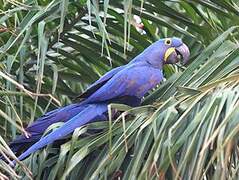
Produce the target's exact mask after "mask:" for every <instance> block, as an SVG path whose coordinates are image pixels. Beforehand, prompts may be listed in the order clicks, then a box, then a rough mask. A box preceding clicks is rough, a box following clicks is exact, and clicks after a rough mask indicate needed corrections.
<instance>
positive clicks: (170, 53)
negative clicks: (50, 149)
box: [140, 37, 190, 69]
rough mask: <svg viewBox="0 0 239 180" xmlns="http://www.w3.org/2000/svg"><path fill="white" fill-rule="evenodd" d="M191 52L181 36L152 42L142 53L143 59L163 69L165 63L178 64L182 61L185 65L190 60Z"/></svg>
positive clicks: (141, 57)
mask: <svg viewBox="0 0 239 180" xmlns="http://www.w3.org/2000/svg"><path fill="white" fill-rule="evenodd" d="M189 56H190V52H189V49H188V47H187V45H186V44H184V43H183V41H182V40H181V39H179V38H176V37H173V38H165V39H160V40H158V41H156V42H155V43H153V44H151V45H150V46H149V47H148V48H147V49H145V51H144V52H143V53H142V54H141V55H140V59H141V60H142V61H147V62H148V63H149V64H151V65H153V66H155V67H158V68H160V69H162V66H163V65H164V64H176V63H178V62H181V63H182V64H183V65H184V64H186V63H187V62H188V60H189Z"/></svg>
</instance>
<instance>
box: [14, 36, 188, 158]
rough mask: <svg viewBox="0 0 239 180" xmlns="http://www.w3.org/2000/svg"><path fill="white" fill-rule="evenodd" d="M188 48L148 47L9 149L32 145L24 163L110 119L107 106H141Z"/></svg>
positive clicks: (169, 43) (174, 43) (164, 42)
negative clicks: (50, 129) (56, 125)
mask: <svg viewBox="0 0 239 180" xmlns="http://www.w3.org/2000/svg"><path fill="white" fill-rule="evenodd" d="M189 55H190V53H189V49H188V47H187V46H186V45H185V44H184V43H183V42H182V40H181V39H179V38H175V37H174V38H166V39H160V40H158V41H157V42H155V43H153V44H152V45H150V46H149V47H148V48H146V49H145V50H144V51H143V52H142V53H141V54H139V55H138V56H137V57H135V58H134V59H133V60H132V61H131V62H129V63H128V64H127V65H124V66H120V67H117V68H115V69H112V70H111V71H109V72H108V73H106V74H105V75H104V76H102V77H101V78H100V79H99V80H97V81H96V82H95V83H93V84H92V85H91V86H90V87H89V88H88V89H87V90H86V91H85V92H84V93H83V94H81V95H80V96H79V98H81V99H83V100H82V101H81V102H78V103H75V104H71V105H68V106H65V107H61V108H59V109H56V110H53V111H51V112H48V113H46V114H45V115H43V116H42V117H40V118H38V119H37V120H36V121H35V122H33V123H32V124H30V125H29V126H28V127H27V128H26V131H27V132H28V133H30V135H31V136H30V138H27V137H25V136H24V135H21V136H18V137H17V138H16V139H15V140H14V141H13V142H12V143H11V144H10V147H11V148H12V150H13V151H14V152H17V151H19V149H20V148H21V147H23V146H24V145H26V144H28V145H29V144H33V145H32V146H30V148H28V149H27V150H26V151H25V152H23V153H22V154H21V155H20V156H19V157H18V159H19V160H23V159H24V158H26V157H27V156H29V155H30V154H31V153H34V152H35V151H37V150H38V149H40V148H42V147H44V146H46V145H48V144H50V143H52V142H54V141H56V140H59V139H61V138H63V137H65V136H66V135H68V134H70V133H72V132H73V131H74V130H75V129H76V128H77V127H80V126H82V125H85V124H87V123H90V122H94V121H100V120H107V106H108V105H109V104H110V103H122V104H126V105H129V106H133V107H135V106H139V105H140V103H141V99H142V97H143V96H144V95H145V93H147V92H148V91H149V90H151V89H152V88H154V87H155V86H156V85H157V84H159V83H160V81H162V79H163V73H162V69H163V65H164V64H175V63H177V62H178V61H179V60H182V62H183V64H185V63H186V62H187V61H188V59H189ZM60 121H62V122H65V123H64V124H63V125H62V126H61V127H59V128H57V129H55V130H54V131H53V132H51V133H49V134H48V135H46V136H44V137H42V135H43V133H44V131H45V130H46V129H47V127H49V126H50V125H51V124H53V123H56V122H60Z"/></svg>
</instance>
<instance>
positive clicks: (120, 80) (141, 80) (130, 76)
mask: <svg viewBox="0 0 239 180" xmlns="http://www.w3.org/2000/svg"><path fill="white" fill-rule="evenodd" d="M142 74H144V75H142ZM162 79H163V74H162V72H161V70H159V69H156V68H153V67H151V66H146V65H145V64H144V65H139V64H137V65H131V66H128V67H126V68H124V69H123V70H121V71H120V72H118V73H117V74H116V75H114V76H113V77H112V78H111V79H110V80H108V81H107V83H105V84H104V85H103V86H102V87H100V88H99V89H98V90H97V91H95V92H94V93H93V94H92V95H90V96H89V97H88V98H87V99H86V100H85V101H83V103H96V102H105V101H109V100H112V99H115V98H116V99H117V98H120V97H124V96H134V97H137V98H139V99H141V98H142V97H143V96H144V94H145V93H146V92H148V90H150V89H152V88H153V87H155V86H156V85H157V84H158V83H159V82H160V81H161V80H162Z"/></svg>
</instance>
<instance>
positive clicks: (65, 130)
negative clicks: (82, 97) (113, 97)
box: [18, 104, 107, 160]
mask: <svg viewBox="0 0 239 180" xmlns="http://www.w3.org/2000/svg"><path fill="white" fill-rule="evenodd" d="M105 112H107V104H89V105H88V106H86V107H85V108H84V110H82V111H81V112H80V113H79V114H77V115H75V116H74V117H73V118H71V119H70V120H68V121H67V122H66V123H65V124H64V125H63V126H61V127H60V128H58V129H56V130H54V131H53V132H51V133H50V134H48V135H46V136H45V137H43V138H41V139H40V140H39V141H38V142H36V143H35V144H33V145H32V146H31V147H30V148H29V149H27V150H26V151H25V152H24V153H22V154H21V155H20V156H19V157H18V159H19V160H23V159H25V158H26V157H27V156H29V155H30V154H31V153H34V152H36V151H37V150H38V149H40V148H42V147H44V146H46V145H48V144H50V143H52V142H54V141H55V140H58V139H61V138H63V137H64V136H66V135H68V134H70V133H72V132H73V131H74V130H75V129H76V128H77V127H80V126H82V125H85V124H87V123H89V122H93V121H95V120H105V119H106V116H105V115H104V113H105Z"/></svg>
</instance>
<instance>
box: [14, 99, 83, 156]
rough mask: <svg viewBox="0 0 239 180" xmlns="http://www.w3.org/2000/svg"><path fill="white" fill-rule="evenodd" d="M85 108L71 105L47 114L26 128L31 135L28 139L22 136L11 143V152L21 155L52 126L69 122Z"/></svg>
mask: <svg viewBox="0 0 239 180" xmlns="http://www.w3.org/2000/svg"><path fill="white" fill-rule="evenodd" d="M85 107H86V105H82V104H79V103H78V104H71V105H68V106H65V107H62V108H59V109H56V110H53V111H50V112H48V113H46V114H45V115H43V116H41V117H40V118H38V119H37V120H36V121H34V122H33V123H32V124H30V125H29V126H28V127H27V128H26V131H27V132H28V133H29V134H30V137H28V138H27V137H26V136H24V135H20V136H18V137H17V138H16V139H14V140H13V141H12V142H11V143H10V148H11V150H12V151H13V152H14V153H16V154H18V153H20V152H21V151H23V150H24V149H26V148H28V147H29V146H31V145H32V144H34V143H35V142H37V141H38V140H39V139H40V138H41V137H42V135H43V133H44V132H45V130H46V129H47V128H48V127H49V126H50V125H52V124H54V123H56V122H66V121H68V120H69V119H71V118H72V117H74V116H75V115H77V114H78V113H80V112H81V111H82V110H83V109H84V108H85Z"/></svg>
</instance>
